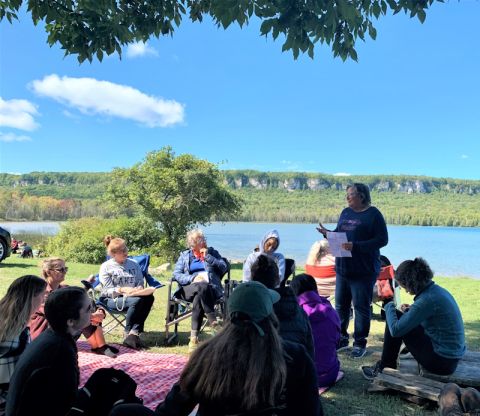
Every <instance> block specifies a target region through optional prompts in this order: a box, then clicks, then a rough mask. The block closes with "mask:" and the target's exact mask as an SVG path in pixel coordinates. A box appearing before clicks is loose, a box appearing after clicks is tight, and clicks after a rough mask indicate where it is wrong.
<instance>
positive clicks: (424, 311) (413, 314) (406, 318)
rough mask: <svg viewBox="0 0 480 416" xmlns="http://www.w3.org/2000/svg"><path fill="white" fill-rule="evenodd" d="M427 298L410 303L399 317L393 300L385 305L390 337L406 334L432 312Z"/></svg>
mask: <svg viewBox="0 0 480 416" xmlns="http://www.w3.org/2000/svg"><path fill="white" fill-rule="evenodd" d="M428 299H429V298H428V297H425V298H420V299H418V300H416V301H415V302H414V303H413V304H412V305H410V307H409V309H408V311H407V312H405V313H404V314H402V315H400V318H399V317H398V315H397V310H396V308H395V304H394V303H393V302H389V303H387V304H386V305H385V315H386V321H387V325H388V329H389V330H390V334H391V335H392V337H401V336H403V335H405V334H407V333H408V332H410V331H411V330H412V329H413V328H415V327H417V326H418V325H420V324H421V323H422V322H423V321H424V320H425V319H426V318H428V316H430V314H431V313H433V305H431V302H429V300H428ZM398 313H400V312H398Z"/></svg>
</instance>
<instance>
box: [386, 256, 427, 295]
mask: <svg viewBox="0 0 480 416" xmlns="http://www.w3.org/2000/svg"><path fill="white" fill-rule="evenodd" d="M432 279H433V271H432V269H431V268H430V266H429V265H428V263H427V262H426V261H425V260H424V259H422V258H421V257H417V258H415V260H405V261H404V262H402V263H400V266H398V268H397V270H396V271H395V280H396V281H397V282H398V283H399V284H400V285H401V286H403V287H404V288H405V289H406V291H407V292H409V293H411V294H417V293H419V292H420V291H421V290H422V289H423V288H424V287H425V286H427V285H428V284H429V283H430V281H431V280H432Z"/></svg>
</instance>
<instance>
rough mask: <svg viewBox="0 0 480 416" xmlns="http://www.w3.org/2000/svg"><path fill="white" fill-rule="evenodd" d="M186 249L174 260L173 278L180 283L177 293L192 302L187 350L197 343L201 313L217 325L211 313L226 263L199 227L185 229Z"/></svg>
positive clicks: (218, 297)
mask: <svg viewBox="0 0 480 416" xmlns="http://www.w3.org/2000/svg"><path fill="white" fill-rule="evenodd" d="M187 244H188V246H189V247H190V248H189V249H188V250H185V251H182V253H180V257H179V258H178V260H177V263H176V264H175V269H174V271H173V280H175V281H177V282H178V283H179V284H180V285H181V286H182V287H181V289H180V290H179V291H178V293H177V296H179V297H181V298H183V299H185V300H186V301H187V302H193V307H192V329H191V334H190V343H189V344H188V347H189V350H190V351H193V350H194V349H195V347H196V346H197V345H198V333H199V331H200V328H201V326H202V320H203V317H204V315H206V316H207V319H208V322H209V324H210V325H211V326H216V325H218V323H217V320H216V317H215V311H214V308H215V303H216V302H217V300H218V299H220V298H221V297H222V296H223V288H222V282H221V279H222V276H223V275H224V274H225V273H226V272H227V269H228V265H227V263H226V262H225V260H223V259H222V256H220V254H219V253H218V251H217V250H215V249H214V248H212V247H207V240H206V238H205V236H204V234H203V231H202V230H199V229H195V230H192V231H190V232H188V233H187Z"/></svg>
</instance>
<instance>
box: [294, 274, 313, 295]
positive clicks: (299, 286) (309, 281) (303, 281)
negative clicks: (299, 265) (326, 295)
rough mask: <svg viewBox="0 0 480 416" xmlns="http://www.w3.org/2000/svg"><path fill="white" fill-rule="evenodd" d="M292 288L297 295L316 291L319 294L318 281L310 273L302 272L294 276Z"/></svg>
mask: <svg viewBox="0 0 480 416" xmlns="http://www.w3.org/2000/svg"><path fill="white" fill-rule="evenodd" d="M290 289H292V290H293V293H295V296H300V295H301V294H302V293H305V292H315V293H317V294H318V289H317V282H315V279H314V278H313V277H312V276H310V275H309V274H306V273H302V274H299V275H297V276H295V277H294V278H293V280H292V281H291V282H290Z"/></svg>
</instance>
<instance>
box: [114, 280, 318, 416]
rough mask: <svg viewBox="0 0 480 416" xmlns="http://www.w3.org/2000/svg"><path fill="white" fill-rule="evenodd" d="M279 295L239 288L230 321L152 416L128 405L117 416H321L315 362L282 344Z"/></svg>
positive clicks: (252, 285) (258, 286)
mask: <svg viewBox="0 0 480 416" xmlns="http://www.w3.org/2000/svg"><path fill="white" fill-rule="evenodd" d="M279 299H280V296H279V294H278V293H277V292H275V291H273V290H270V289H267V287H266V286H265V285H263V284H262V283H259V282H254V281H250V282H246V283H242V284H240V285H239V286H238V287H237V288H236V289H235V290H234V291H233V293H232V295H231V297H230V298H229V300H228V311H229V319H228V320H227V322H226V324H225V326H224V328H223V329H222V330H221V331H220V332H219V333H218V334H217V335H216V336H215V337H213V338H211V339H210V340H208V341H206V342H204V343H202V344H200V345H199V347H198V348H197V349H196V350H195V351H194V352H193V354H192V355H191V356H190V359H189V361H188V363H187V364H186V366H185V368H184V369H183V371H182V374H181V376H180V380H179V382H178V383H177V384H175V385H174V386H173V388H172V389H171V391H170V392H169V393H168V395H167V397H166V399H165V401H164V402H163V403H160V404H159V405H158V407H157V408H156V410H155V413H153V412H152V411H151V410H149V409H147V408H141V407H140V406H136V405H124V406H118V407H116V408H114V410H113V412H112V413H111V415H112V416H122V415H124V416H126V415H129V416H133V415H157V416H187V415H189V414H190V413H191V411H192V410H193V409H194V408H195V406H196V405H197V404H198V405H199V407H198V411H197V415H198V416H205V415H208V416H226V415H234V414H235V415H245V416H246V415H265V416H267V415H273V414H275V415H278V416H297V415H302V416H320V415H322V414H323V410H322V406H321V403H320V400H319V397H318V390H317V379H316V375H315V368H314V365H313V361H312V360H311V359H310V357H309V356H308V354H307V352H306V350H305V348H304V347H303V346H302V345H300V344H297V343H294V342H289V341H284V340H283V341H282V339H281V338H280V336H279V334H278V330H277V328H278V320H277V318H276V316H275V313H274V312H273V304H274V303H275V302H277V301H278V300H279Z"/></svg>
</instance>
